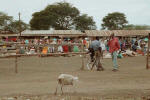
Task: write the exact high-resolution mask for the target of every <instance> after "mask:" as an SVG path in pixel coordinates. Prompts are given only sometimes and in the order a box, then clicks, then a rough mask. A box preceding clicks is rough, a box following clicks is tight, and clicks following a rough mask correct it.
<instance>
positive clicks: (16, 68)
mask: <svg viewBox="0 0 150 100" xmlns="http://www.w3.org/2000/svg"><path fill="white" fill-rule="evenodd" d="M17 61H18V59H17V56H16V57H15V73H18V64H17Z"/></svg>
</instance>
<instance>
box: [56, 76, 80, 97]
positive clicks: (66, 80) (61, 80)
mask: <svg viewBox="0 0 150 100" xmlns="http://www.w3.org/2000/svg"><path fill="white" fill-rule="evenodd" d="M78 79H79V78H78V77H75V76H72V75H69V74H60V75H59V77H58V85H57V87H56V91H55V95H56V94H57V88H58V86H59V85H60V86H61V91H62V94H63V86H65V85H72V86H73V84H74V81H78Z"/></svg>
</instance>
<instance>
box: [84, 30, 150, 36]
mask: <svg viewBox="0 0 150 100" xmlns="http://www.w3.org/2000/svg"><path fill="white" fill-rule="evenodd" d="M85 33H86V35H87V36H110V35H111V34H112V33H114V34H115V36H147V35H148V33H150V30H111V31H110V30H85Z"/></svg>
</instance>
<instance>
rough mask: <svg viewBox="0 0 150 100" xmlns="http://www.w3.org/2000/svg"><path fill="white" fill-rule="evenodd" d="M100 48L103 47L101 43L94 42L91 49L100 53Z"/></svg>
mask: <svg viewBox="0 0 150 100" xmlns="http://www.w3.org/2000/svg"><path fill="white" fill-rule="evenodd" d="M100 47H101V44H100V41H98V40H94V41H92V43H91V44H90V48H92V49H93V50H94V51H98V50H99V48H100Z"/></svg>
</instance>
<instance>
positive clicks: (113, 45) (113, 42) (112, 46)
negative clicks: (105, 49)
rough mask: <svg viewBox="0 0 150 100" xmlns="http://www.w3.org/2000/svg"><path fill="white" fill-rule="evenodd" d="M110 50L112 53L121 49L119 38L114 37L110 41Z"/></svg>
mask: <svg viewBox="0 0 150 100" xmlns="http://www.w3.org/2000/svg"><path fill="white" fill-rule="evenodd" d="M108 46H109V52H110V53H112V52H114V51H117V50H119V49H120V44H119V40H118V38H116V37H114V38H113V39H112V40H110V41H109V42H108Z"/></svg>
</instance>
